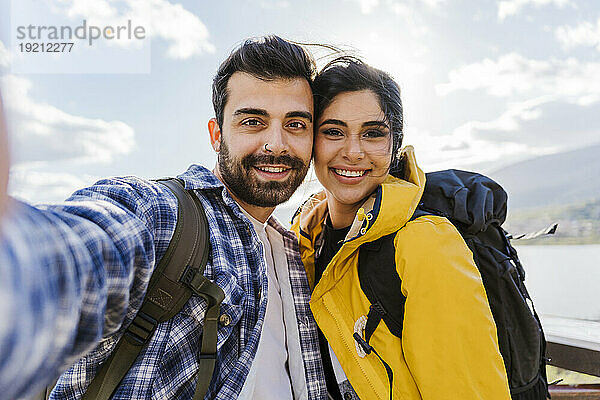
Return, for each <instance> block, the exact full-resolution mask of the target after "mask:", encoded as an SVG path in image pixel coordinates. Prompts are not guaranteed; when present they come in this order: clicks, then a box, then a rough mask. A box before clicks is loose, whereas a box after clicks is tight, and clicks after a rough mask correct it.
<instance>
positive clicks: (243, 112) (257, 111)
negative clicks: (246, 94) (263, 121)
mask: <svg viewBox="0 0 600 400" xmlns="http://www.w3.org/2000/svg"><path fill="white" fill-rule="evenodd" d="M248 114H250V115H262V116H263V117H268V116H269V113H268V112H267V110H265V109H264V108H251V107H247V108H238V109H237V110H235V111H234V113H233V115H248Z"/></svg>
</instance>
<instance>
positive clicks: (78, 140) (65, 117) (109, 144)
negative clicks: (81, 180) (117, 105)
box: [0, 75, 135, 163]
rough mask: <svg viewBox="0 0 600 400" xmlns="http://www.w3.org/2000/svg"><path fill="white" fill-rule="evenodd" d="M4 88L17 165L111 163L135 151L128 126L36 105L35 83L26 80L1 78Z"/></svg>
mask: <svg viewBox="0 0 600 400" xmlns="http://www.w3.org/2000/svg"><path fill="white" fill-rule="evenodd" d="M0 86H1V87H2V92H3V97H4V99H5V104H4V106H5V107H6V110H7V114H8V123H9V128H10V131H11V132H12V141H13V143H14V145H15V151H14V154H15V157H14V158H15V161H16V162H17V163H19V162H29V161H54V160H61V161H64V160H78V161H83V162H110V161H111V160H112V159H113V157H114V156H115V155H117V154H127V153H129V152H130V151H131V150H132V149H133V146H134V143H135V141H134V131H133V129H132V128H131V127H130V126H128V125H127V124H125V123H124V122H121V121H104V120H102V119H92V118H86V117H82V116H77V115H73V114H69V113H67V112H64V111H62V110H60V109H58V108H57V107H54V106H52V105H49V104H45V103H39V102H36V101H35V100H33V99H32V98H31V96H30V94H29V91H30V89H31V82H30V81H29V80H27V79H25V78H22V77H17V76H14V75H5V76H3V77H0Z"/></svg>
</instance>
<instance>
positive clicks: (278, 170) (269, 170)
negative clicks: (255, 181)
mask: <svg viewBox="0 0 600 400" xmlns="http://www.w3.org/2000/svg"><path fill="white" fill-rule="evenodd" d="M257 168H258V169H260V170H261V171H265V172H273V173H277V172H283V171H285V168H283V167H257Z"/></svg>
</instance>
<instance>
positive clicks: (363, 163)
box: [313, 90, 392, 212]
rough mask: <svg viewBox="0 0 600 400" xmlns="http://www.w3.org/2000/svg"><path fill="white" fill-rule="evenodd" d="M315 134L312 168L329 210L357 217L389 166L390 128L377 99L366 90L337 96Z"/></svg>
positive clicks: (324, 114)
mask: <svg viewBox="0 0 600 400" xmlns="http://www.w3.org/2000/svg"><path fill="white" fill-rule="evenodd" d="M316 129H317V132H316V136H315V143H314V153H313V154H314V168H315V173H316V174H317V178H318V179H319V181H320V182H321V184H322V185H323V186H324V187H325V190H326V192H327V199H328V201H329V202H330V206H335V208H336V209H346V210H348V212H356V210H357V209H358V208H359V206H360V205H361V204H362V203H363V201H364V200H365V199H366V198H367V197H368V196H369V195H370V194H371V193H373V191H374V190H375V189H376V188H377V186H379V185H380V184H381V183H382V182H383V180H384V179H385V178H386V176H387V173H388V168H389V166H390V161H391V149H392V139H391V133H390V127H389V123H388V122H387V121H386V119H385V116H384V113H383V111H382V110H381V107H380V106H379V100H378V98H377V96H376V95H375V93H374V92H372V91H370V90H361V91H356V92H344V93H340V94H338V95H337V96H336V97H335V98H334V99H333V101H332V102H331V103H330V104H329V106H327V108H325V110H324V111H323V113H322V114H321V116H320V118H319V120H318V121H317V128H316ZM331 202H334V203H335V204H331Z"/></svg>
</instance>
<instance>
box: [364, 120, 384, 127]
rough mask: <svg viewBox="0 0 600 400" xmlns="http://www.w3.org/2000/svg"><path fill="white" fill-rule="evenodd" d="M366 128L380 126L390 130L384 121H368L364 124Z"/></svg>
mask: <svg viewBox="0 0 600 400" xmlns="http://www.w3.org/2000/svg"><path fill="white" fill-rule="evenodd" d="M366 126H379V127H381V128H386V129H389V127H388V126H387V124H386V123H385V122H384V121H367V122H364V123H363V124H362V127H363V128H364V127H366Z"/></svg>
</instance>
